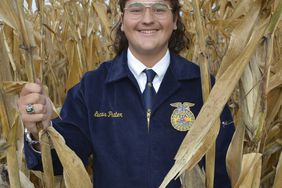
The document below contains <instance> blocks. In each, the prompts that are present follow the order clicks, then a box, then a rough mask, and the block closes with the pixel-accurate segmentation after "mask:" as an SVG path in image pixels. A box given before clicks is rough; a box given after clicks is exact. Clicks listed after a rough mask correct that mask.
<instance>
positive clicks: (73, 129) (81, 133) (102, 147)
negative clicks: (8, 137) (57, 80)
mask: <svg viewBox="0 0 282 188" xmlns="http://www.w3.org/2000/svg"><path fill="white" fill-rule="evenodd" d="M119 6H120V10H121V12H122V15H121V21H120V23H119V24H118V25H117V27H116V39H115V41H114V47H115V50H116V52H117V56H116V57H115V58H114V59H113V60H111V61H108V62H104V63H103V64H102V65H101V66H100V67H99V68H98V69H96V70H93V71H90V72H88V73H86V74H85V75H84V76H83V78H82V79H81V81H80V82H79V83H78V84H77V85H75V86H74V87H73V88H72V89H70V90H69V91H68V94H67V97H66V99H65V102H64V105H63V108H62V110H61V118H62V119H54V120H51V113H52V108H51V103H50V99H49V98H48V96H46V95H45V94H44V92H43V91H42V87H41V86H40V84H37V83H29V84H26V86H25V87H24V88H23V89H22V91H21V94H20V99H19V110H20V112H21V117H22V120H23V122H24V125H25V127H26V128H27V130H28V131H29V132H31V134H32V136H33V139H35V140H37V139H38V130H37V128H36V122H40V121H41V122H43V125H44V127H45V128H46V127H47V126H49V125H50V122H51V121H52V124H53V126H54V128H56V129H57V131H58V132H60V134H62V136H63V137H64V139H65V140H66V143H67V145H68V146H69V147H70V148H71V149H73V150H74V151H75V152H76V154H77V155H78V156H79V157H80V158H81V159H82V161H83V163H84V164H86V163H87V160H88V157H89V156H90V155H91V154H93V157H94V165H93V168H94V187H97V188H156V187H158V186H159V185H160V184H161V182H162V180H163V178H164V177H165V175H166V174H167V173H168V171H169V170H170V168H171V167H172V165H173V164H174V156H175V154H176V152H177V150H178V148H179V146H180V144H181V142H182V140H183V138H184V136H185V135H186V133H187V131H188V130H189V128H190V126H191V125H192V123H193V121H194V117H195V116H197V114H198V113H199V111H200V109H201V107H202V105H203V101H202V94H201V93H202V91H201V80H200V71H199V67H198V66H197V65H195V64H193V63H191V62H189V61H188V60H186V59H184V58H182V57H180V56H179V55H178V53H179V52H180V51H181V50H182V49H183V48H185V47H187V44H188V38H187V37H185V28H184V25H183V23H182V22H181V17H180V16H179V12H180V4H179V1H177V0H120V1H119ZM221 121H222V122H224V121H227V122H230V121H232V118H231V115H230V112H229V111H228V109H227V108H225V110H224V111H223V113H222V116H221ZM233 131H234V127H233V126H232V125H228V126H223V125H221V128H220V133H219V136H218V138H217V149H216V170H215V187H218V188H219V187H230V182H229V179H228V176H227V173H226V167H225V156H226V151H227V148H228V145H229V143H230V140H231V137H232V134H233ZM29 142H30V141H29ZM34 149H35V148H34V146H32V145H31V144H28V141H26V143H25V154H26V159H27V163H28V167H29V168H32V169H41V168H42V165H41V158H40V153H38V152H36V151H34ZM53 161H54V166H55V172H56V174H60V173H62V169H61V165H60V163H59V161H58V159H57V158H56V156H54V157H53ZM200 165H201V166H203V165H204V160H202V161H201V162H200ZM168 187H170V188H180V187H181V184H180V181H179V180H175V181H172V182H171V183H170V184H169V185H168Z"/></svg>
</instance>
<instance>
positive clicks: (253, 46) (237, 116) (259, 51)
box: [0, 0, 282, 188]
mask: <svg viewBox="0 0 282 188" xmlns="http://www.w3.org/2000/svg"><path fill="white" fill-rule="evenodd" d="M117 1H118V0H109V1H107V2H106V1H104V0H49V2H48V3H45V2H44V0H34V2H33V0H26V2H25V5H24V2H23V0H1V1H0V57H1V59H0V81H1V82H0V118H1V119H0V127H1V132H0V134H1V140H0V160H1V166H0V173H1V176H0V177H1V178H0V187H12V188H19V187H23V188H31V187H39V188H40V187H48V188H53V187H92V182H91V177H92V176H91V175H92V171H91V169H90V167H86V169H85V168H84V166H83V164H82V163H81V161H80V160H79V159H78V158H77V157H76V155H75V154H74V153H73V152H72V151H71V150H70V149H69V148H67V146H66V145H65V143H64V140H63V138H61V137H60V135H59V134H58V133H57V132H56V130H54V129H53V128H52V127H50V128H48V129H47V130H42V131H41V132H40V141H41V143H42V144H41V145H42V149H41V151H42V158H43V167H44V173H41V172H38V171H31V170H28V169H27V168H26V162H25V157H24V155H23V124H22V122H21V121H20V117H19V112H18V110H17V99H18V94H19V92H20V90H21V88H22V87H23V85H24V84H25V83H27V82H34V81H35V79H36V78H39V79H40V80H42V83H43V84H44V86H45V90H46V91H47V92H48V94H49V96H50V98H51V99H52V102H53V104H54V116H56V115H57V114H58V111H59V110H60V107H61V106H62V103H63V101H64V97H65V94H66V91H67V90H68V89H69V88H70V87H72V86H73V85H74V84H76V83H77V82H78V81H79V80H80V78H81V77H82V75H83V74H84V73H85V72H86V71H89V70H92V69H94V68H95V67H97V66H99V64H101V63H102V62H103V61H105V60H109V59H111V58H113V57H114V56H115V53H114V51H113V49H112V47H111V43H112V38H113V37H114V36H113V33H112V32H111V29H112V28H113V26H114V24H115V23H116V22H117V21H118V20H119V16H120V11H119V10H118V8H117ZM32 3H35V4H36V8H34V7H32ZM181 4H182V12H181V16H182V19H183V21H184V24H185V25H186V28H187V32H188V33H189V34H190V35H191V38H192V45H191V48H189V49H186V50H184V51H182V52H181V55H182V56H184V57H186V58H187V59H190V60H192V61H193V62H195V63H197V64H198V65H199V66H200V68H201V76H202V85H203V87H202V88H203V96H204V101H205V104H204V106H203V108H202V110H201V112H200V114H199V115H198V117H197V119H196V121H195V123H194V125H193V128H192V129H191V130H190V131H189V132H188V133H187V136H186V137H185V139H184V140H183V143H182V145H181V146H180V148H179V151H178V153H177V154H176V157H175V165H174V166H173V167H172V169H171V170H170V171H169V172H168V174H167V176H166V177H165V179H164V181H163V183H162V185H160V187H165V186H166V185H167V184H168V183H169V181H170V180H172V179H173V178H175V177H177V176H180V178H181V179H182V182H183V184H185V187H189V188H191V187H197V188H200V187H208V188H211V187H213V186H212V185H213V176H214V174H213V169H214V157H215V156H214V148H215V147H216V146H215V145H214V143H215V139H216V136H217V134H218V130H219V122H218V118H219V115H220V113H221V111H222V109H223V107H224V105H225V104H226V103H228V104H229V107H230V108H231V110H232V114H233V118H234V124H235V127H236V131H235V134H234V136H233V139H232V142H231V144H230V147H229V150H228V154H227V159H226V162H227V169H228V174H229V176H230V179H231V183H232V187H236V188H237V187H240V188H257V187H263V188H270V187H273V188H278V187H281V186H282V155H281V150H282V107H281V106H282V87H281V86H282V21H281V14H282V1H281V0H221V1H220V0H206V1H204V0H202V1H199V0H182V1H181ZM209 74H213V75H215V77H216V80H217V81H216V84H215V85H214V86H213V88H212V90H211V89H210V88H211V87H210V81H209V76H208V75H209ZM225 123H226V126H228V124H230V122H225ZM50 143H52V145H53V147H54V149H55V150H56V151H57V153H58V156H59V158H60V160H61V162H62V165H63V167H64V175H63V176H62V177H60V176H58V177H57V176H56V177H54V176H53V174H52V170H53V169H52V167H51V165H50V163H51V159H50ZM204 155H205V157H206V164H207V166H206V170H205V172H203V171H202V170H201V169H200V168H199V167H198V166H197V163H198V161H199V160H200V159H201V158H202V157H203V156H204ZM94 160H95V159H94ZM70 161H73V162H72V163H70ZM73 169H76V170H73ZM113 170H116V169H113ZM82 174H84V175H82ZM205 182H206V183H205ZM205 184H206V185H205ZM183 187H184V186H183Z"/></svg>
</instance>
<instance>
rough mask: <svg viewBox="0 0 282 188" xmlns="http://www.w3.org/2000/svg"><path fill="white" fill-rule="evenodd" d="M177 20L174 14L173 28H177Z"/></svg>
mask: <svg viewBox="0 0 282 188" xmlns="http://www.w3.org/2000/svg"><path fill="white" fill-rule="evenodd" d="M177 20H178V16H177V15H175V17H174V20H173V30H177Z"/></svg>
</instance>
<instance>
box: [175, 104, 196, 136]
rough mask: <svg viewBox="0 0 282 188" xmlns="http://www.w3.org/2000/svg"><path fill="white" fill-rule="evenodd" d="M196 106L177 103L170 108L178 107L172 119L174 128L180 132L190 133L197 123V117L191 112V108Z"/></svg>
mask: <svg viewBox="0 0 282 188" xmlns="http://www.w3.org/2000/svg"><path fill="white" fill-rule="evenodd" d="M194 105H195V104H193V103H189V102H184V103H181V102H176V103H172V104H170V106H173V107H176V109H175V110H174V111H173V112H172V115H171V117H170V122H171V124H172V126H173V127H174V128H175V129H176V130H178V131H188V130H189V129H190V128H191V126H192V124H193V123H194V121H195V116H194V114H193V113H192V112H191V110H190V107H192V106H194Z"/></svg>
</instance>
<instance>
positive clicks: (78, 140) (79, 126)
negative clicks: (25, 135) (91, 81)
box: [24, 81, 92, 175]
mask: <svg viewBox="0 0 282 188" xmlns="http://www.w3.org/2000/svg"><path fill="white" fill-rule="evenodd" d="M83 91H84V86H83V81H82V82H80V83H79V84H77V85H76V86H74V87H73V88H72V89H70V90H69V91H68V94H67V97H66V99H65V102H64V105H63V107H62V110H61V113H60V116H61V118H62V119H59V118H56V119H54V120H52V123H53V127H54V128H55V129H56V130H57V131H58V132H59V133H60V134H61V135H62V136H63V137H64V139H65V141H66V144H67V145H68V147H70V148H71V149H72V150H73V151H74V152H75V153H76V154H77V155H78V156H79V157H80V159H81V160H82V162H83V164H84V165H86V164H87V161H88V158H89V156H90V155H91V153H92V145H91V138H90V131H89V125H88V110H87V105H86V103H85V101H84V93H83ZM24 152H25V157H26V162H27V167H28V168H30V169H33V170H42V163H41V155H40V154H39V153H36V152H35V151H33V149H32V148H31V147H30V146H29V145H28V144H27V142H25V144H24ZM51 153H52V159H53V165H54V174H55V175H59V174H62V166H61V163H60V161H59V159H58V156H57V154H56V152H55V150H51Z"/></svg>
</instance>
